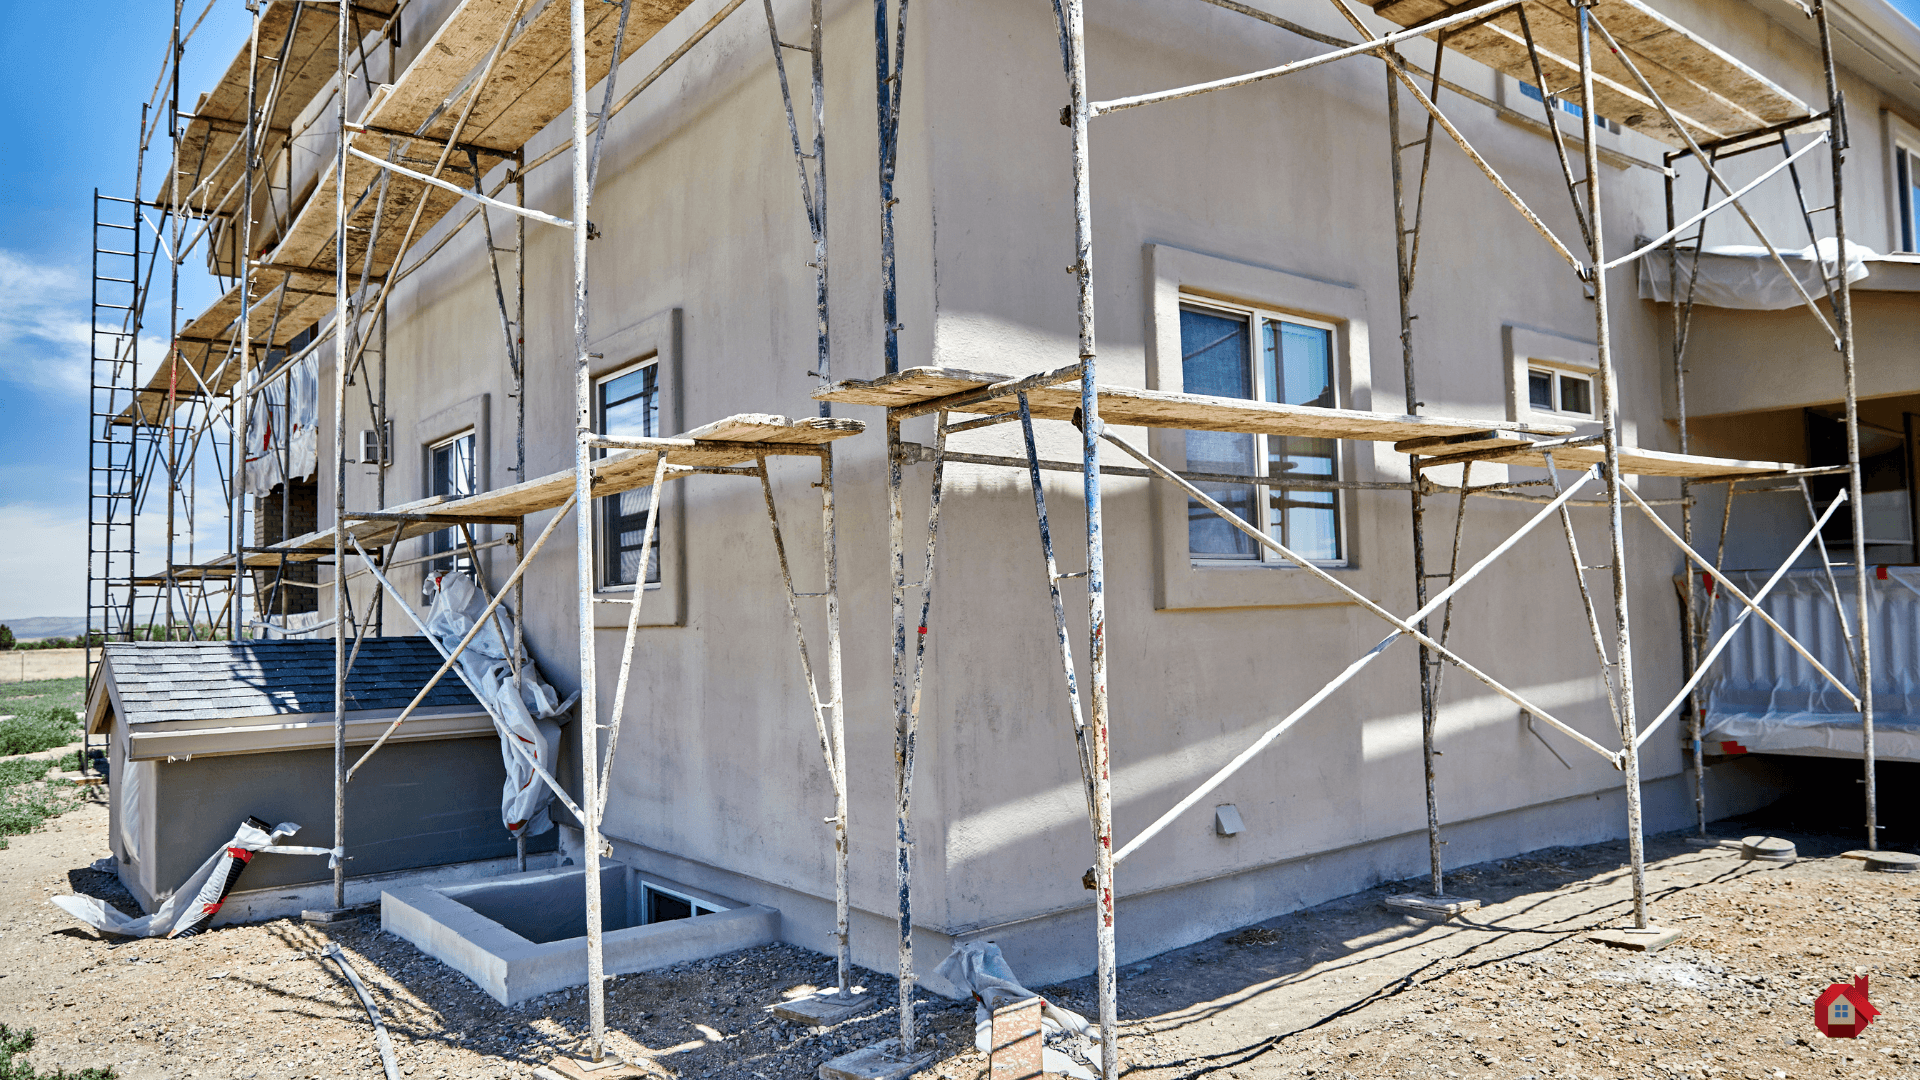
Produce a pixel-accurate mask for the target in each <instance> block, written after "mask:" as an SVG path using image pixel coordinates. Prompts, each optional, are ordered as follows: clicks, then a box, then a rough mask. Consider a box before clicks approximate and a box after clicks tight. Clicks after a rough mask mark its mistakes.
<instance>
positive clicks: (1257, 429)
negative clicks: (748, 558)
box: [814, 367, 1573, 451]
mask: <svg viewBox="0 0 1920 1080" xmlns="http://www.w3.org/2000/svg"><path fill="white" fill-rule="evenodd" d="M1014 377H1015V376H1010V375H994V374H989V373H986V372H977V371H963V370H960V369H957V368H930V367H923V368H910V369H908V370H906V371H902V372H900V373H899V374H896V375H886V376H882V377H881V378H878V379H856V380H849V381H847V382H840V383H835V384H834V385H832V386H830V387H828V388H827V389H825V390H823V391H821V392H819V393H817V394H815V395H814V397H816V398H820V399H822V400H825V401H835V402H844V403H846V404H851V405H879V406H882V407H887V408H901V407H903V406H910V405H922V404H925V403H927V402H931V401H935V400H938V399H940V398H944V397H951V396H953V395H955V394H964V393H966V392H968V391H972V390H979V389H981V388H983V387H986V386H991V385H992V384H994V383H999V382H1006V381H1008V380H1009V379H1012V378H1014ZM1027 403H1028V409H1029V410H1030V411H1031V412H1032V413H1033V415H1034V416H1035V417H1037V418H1039V419H1043V420H1068V421H1070V420H1072V419H1073V414H1074V411H1075V410H1076V409H1078V408H1079V406H1080V390H1079V387H1078V385H1077V384H1074V385H1066V386H1054V387H1047V388H1045V389H1039V390H1032V391H1029V392H1028V394H1027ZM1017 408H1019V403H1018V402H1017V400H1016V399H1015V398H1014V397H1013V396H1011V395H1008V396H1003V397H995V398H992V399H989V400H987V401H983V402H979V403H975V404H969V405H967V406H965V407H964V408H961V409H957V410H955V411H959V412H966V413H1001V412H1007V411H1009V410H1013V409H1017ZM1100 419H1101V420H1103V421H1105V422H1106V423H1109V424H1117V425H1122V426H1138V427H1164V428H1184V429H1187V430H1190V431H1235V432H1245V433H1250V434H1260V435H1304V436H1310V437H1314V438H1323V439H1363V440H1368V441H1373V442H1398V441H1401V440H1404V439H1423V438H1438V437H1444V436H1449V435H1469V434H1472V433H1474V432H1488V433H1490V437H1489V438H1487V439H1485V440H1475V441H1474V442H1471V443H1464V444H1458V445H1455V446H1451V447H1449V450H1453V451H1458V450H1460V449H1465V448H1474V447H1480V446H1487V447H1498V446H1517V445H1523V444H1524V443H1525V442H1526V440H1524V439H1521V438H1518V437H1517V436H1519V435H1523V434H1538V435H1567V434H1571V433H1572V431H1573V429H1572V428H1570V427H1564V426H1562V425H1559V424H1517V423H1513V422H1511V421H1506V420H1461V419H1454V418H1450V417H1443V416H1407V415H1401V414H1396V413H1374V412H1361V411H1359V410H1355V409H1322V408H1315V407H1313V406H1310V405H1281V404H1276V403H1274V402H1268V401H1249V400H1246V399H1244V398H1223V397H1207V396H1205V395H1201V394H1175V393H1169V392H1167V391H1164V390H1140V389H1135V388H1132V387H1118V386H1103V387H1101V388H1100Z"/></svg>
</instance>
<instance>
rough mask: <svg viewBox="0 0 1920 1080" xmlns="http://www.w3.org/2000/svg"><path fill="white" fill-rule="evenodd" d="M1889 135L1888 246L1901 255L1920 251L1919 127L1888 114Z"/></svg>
mask: <svg viewBox="0 0 1920 1080" xmlns="http://www.w3.org/2000/svg"><path fill="white" fill-rule="evenodd" d="M1887 120H1888V127H1889V129H1890V130H1889V135H1890V138H1889V139H1888V140H1887V144H1888V146H1890V147H1891V148H1892V150H1893V153H1892V154H1891V155H1890V157H1891V161H1889V163H1888V164H1889V165H1890V166H1891V168H1889V169H1888V175H1887V186H1888V190H1889V191H1891V192H1892V194H1893V198H1892V199H1891V200H1890V201H1891V202H1892V203H1893V216H1892V218H1891V221H1890V224H1891V225H1892V228H1891V229H1890V230H1888V231H1889V232H1890V233H1891V236H1890V239H1891V241H1892V243H1891V244H1889V245H1888V246H1889V247H1891V248H1892V250H1894V251H1897V252H1901V253H1903V254H1917V253H1920V193H1916V191H1915V188H1916V187H1920V130H1916V129H1915V128H1913V127H1912V126H1911V125H1909V124H1906V123H1904V122H1903V121H1901V120H1899V119H1897V118H1894V117H1892V116H1889V117H1888V118H1887Z"/></svg>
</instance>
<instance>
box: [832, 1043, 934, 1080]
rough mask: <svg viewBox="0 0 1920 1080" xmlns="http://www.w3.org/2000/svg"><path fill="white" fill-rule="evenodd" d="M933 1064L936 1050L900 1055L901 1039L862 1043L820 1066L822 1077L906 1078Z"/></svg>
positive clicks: (860, 1079)
mask: <svg viewBox="0 0 1920 1080" xmlns="http://www.w3.org/2000/svg"><path fill="white" fill-rule="evenodd" d="M932 1063H933V1051H931V1050H924V1051H921V1052H920V1053H917V1054H914V1055H912V1056H910V1057H901V1056H900V1040H899V1039H888V1040H887V1041H886V1042H881V1043H874V1044H873V1045H872V1046H863V1047H861V1048H860V1049H858V1050H855V1051H854V1052H853V1053H851V1054H842V1055H840V1056H839V1057H837V1058H834V1059H833V1060H832V1061H828V1062H825V1063H823V1064H822V1065H821V1066H820V1080H906V1078H907V1077H909V1076H912V1075H913V1074H914V1073H917V1072H919V1071H920V1070H921V1069H924V1068H926V1067H927V1066H928V1065H930V1064H932Z"/></svg>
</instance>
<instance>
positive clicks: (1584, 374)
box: [1527, 357, 1600, 420]
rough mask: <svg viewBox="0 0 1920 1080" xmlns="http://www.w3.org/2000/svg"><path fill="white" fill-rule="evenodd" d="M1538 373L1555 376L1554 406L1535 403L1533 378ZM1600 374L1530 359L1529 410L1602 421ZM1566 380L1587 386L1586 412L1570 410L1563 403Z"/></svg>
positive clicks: (1553, 383) (1572, 366) (1571, 366)
mask: <svg viewBox="0 0 1920 1080" xmlns="http://www.w3.org/2000/svg"><path fill="white" fill-rule="evenodd" d="M1536 371H1539V372H1544V373H1546V374H1548V375H1551V376H1553V380H1552V386H1551V391H1552V393H1551V394H1550V395H1549V396H1550V397H1551V398H1552V404H1550V405H1547V406H1544V407H1543V406H1540V405H1535V404H1534V403H1533V386H1532V376H1533V373H1534V372H1536ZM1598 374H1599V373H1598V372H1596V371H1593V370H1591V369H1588V368H1581V367H1576V366H1574V365H1572V364H1565V363H1557V362H1555V361H1552V360H1541V359H1537V358H1534V357H1528V358H1527V376H1528V386H1527V408H1528V409H1529V410H1531V411H1533V412H1545V413H1547V414H1549V415H1552V416H1560V417H1565V418H1567V419H1569V420H1598V419H1600V383H1599V379H1598V378H1597V375H1598ZM1565 379H1577V380H1579V381H1580V382H1583V383H1585V384H1586V385H1587V411H1586V412H1578V411H1576V410H1573V409H1569V408H1567V407H1566V406H1565V405H1564V404H1563V403H1562V401H1561V399H1560V392H1561V389H1562V380H1565Z"/></svg>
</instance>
